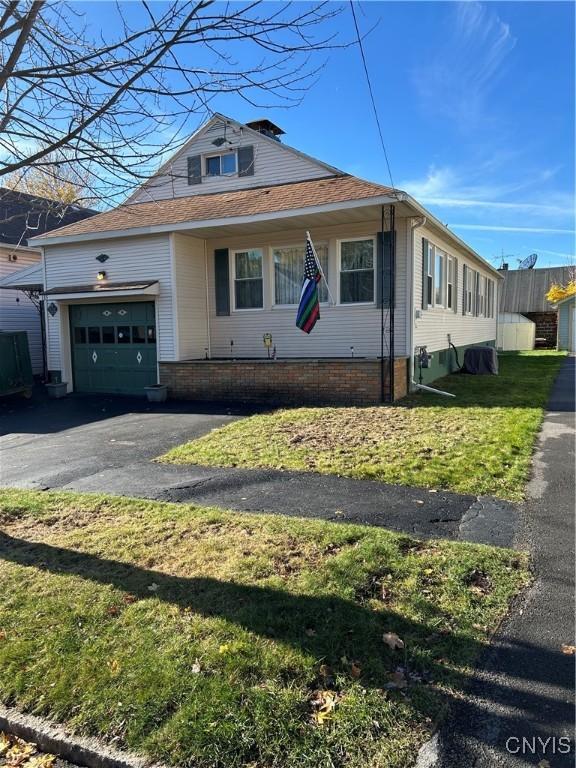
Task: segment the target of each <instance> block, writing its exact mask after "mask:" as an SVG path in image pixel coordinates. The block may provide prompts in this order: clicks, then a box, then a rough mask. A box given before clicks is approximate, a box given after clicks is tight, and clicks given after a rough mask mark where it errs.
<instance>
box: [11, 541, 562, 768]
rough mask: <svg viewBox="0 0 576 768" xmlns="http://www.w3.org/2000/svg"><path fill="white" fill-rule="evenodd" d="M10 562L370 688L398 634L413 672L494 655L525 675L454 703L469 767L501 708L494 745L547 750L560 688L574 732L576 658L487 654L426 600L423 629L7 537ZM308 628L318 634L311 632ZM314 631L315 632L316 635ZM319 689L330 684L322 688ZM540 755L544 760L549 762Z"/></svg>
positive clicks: (500, 664)
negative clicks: (535, 684) (388, 636)
mask: <svg viewBox="0 0 576 768" xmlns="http://www.w3.org/2000/svg"><path fill="white" fill-rule="evenodd" d="M0 558H2V559H4V560H6V561H10V562H12V563H16V564H18V565H21V566H25V567H34V568H35V569H41V570H43V571H46V572H48V573H53V574H72V575H76V576H79V577H81V578H82V579H86V580H89V581H92V582H96V583H98V584H103V585H109V586H112V587H116V588H117V589H120V590H122V591H124V592H129V593H131V594H132V595H134V596H135V597H137V598H139V599H142V600H143V599H151V598H152V597H153V598H155V599H159V600H161V601H163V602H166V603H168V604H171V605H176V606H178V607H180V608H181V609H188V610H191V611H192V612H194V613H197V614H200V615H202V616H205V617H217V618H221V619H225V620H227V621H229V622H232V623H234V624H235V625H237V626H241V627H243V628H244V629H246V630H248V631H250V632H253V633H255V634H257V635H259V636H261V637H265V638H270V639H276V640H279V641H281V642H284V643H288V644H290V645H291V646H293V647H295V648H298V649H301V650H303V651H305V652H307V653H311V654H313V655H314V656H315V657H316V658H318V659H321V660H324V661H327V662H329V663H333V662H335V663H336V664H337V663H338V660H339V659H340V657H341V656H344V655H346V656H347V657H348V658H350V659H354V658H358V659H361V660H362V663H363V664H364V663H365V669H370V674H369V675H368V674H367V675H363V677H362V680H361V682H362V684H363V685H364V686H365V687H370V686H373V687H377V688H380V687H383V686H384V685H385V684H386V682H387V681H388V680H389V673H390V671H391V670H393V669H394V668H395V667H396V666H397V665H398V664H403V663H404V662H405V660H404V659H403V656H402V654H401V653H399V652H397V651H396V652H393V651H391V650H389V649H388V648H387V646H386V645H385V644H384V643H383V641H382V633H383V632H384V631H390V630H392V631H395V632H397V633H398V634H399V635H400V636H403V637H405V638H408V654H409V657H408V664H409V667H410V670H411V671H412V672H413V671H420V672H423V671H424V670H422V669H420V670H419V669H418V666H419V662H418V650H417V649H418V648H430V647H433V648H434V650H435V652H437V655H441V656H443V657H444V658H446V659H447V660H448V661H449V662H456V663H460V664H462V666H465V665H466V663H468V664H470V663H472V662H473V660H474V658H477V659H482V658H483V657H484V658H486V654H488V656H489V658H490V666H491V670H492V671H493V672H498V671H500V670H508V669H510V668H511V667H513V668H514V669H516V670H521V673H520V675H519V677H518V678H516V679H510V680H509V681H508V684H507V685H502V684H501V683H498V682H496V680H495V677H492V678H491V680H492V681H490V680H489V681H488V682H483V684H482V689H481V690H482V702H483V703H482V707H480V706H479V705H478V704H476V703H474V700H463V699H462V698H460V697H458V698H457V699H456V700H455V701H454V704H455V709H454V712H455V714H456V716H455V717H454V718H453V719H452V720H451V721H450V728H451V735H452V737H454V735H455V734H456V735H458V733H459V731H460V730H461V733H462V737H463V738H462V743H461V744H460V747H459V749H460V752H459V755H458V759H459V763H458V764H459V765H468V764H470V765H471V764H472V760H473V756H472V754H470V755H468V757H467V753H466V750H467V748H468V747H467V746H466V743H467V740H466V739H465V738H464V737H465V735H466V732H467V730H468V729H469V728H470V727H471V724H472V723H474V722H476V721H480V722H482V721H483V719H486V718H487V717H489V716H491V713H493V712H494V711H495V708H498V709H497V722H498V727H497V728H496V729H494V728H492V729H490V728H484V729H480V732H481V733H484V737H485V739H486V744H490V747H491V748H492V749H494V750H495V751H496V752H497V753H500V754H503V755H504V754H506V747H505V741H506V740H505V738H504V735H505V734H511V735H514V736H516V735H522V734H524V733H526V731H527V728H528V729H529V732H530V734H531V736H532V737H541V738H542V744H544V743H546V739H547V738H548V737H549V736H550V733H549V732H548V731H547V729H546V723H545V721H544V722H543V721H542V717H541V715H542V712H543V711H545V710H546V708H547V707H548V706H549V704H550V701H551V699H550V698H549V696H548V694H547V691H549V690H553V688H556V689H557V690H558V689H560V690H562V691H563V693H562V697H563V700H564V699H565V701H566V706H565V707H564V708H563V710H562V717H563V718H564V720H565V722H566V727H567V728H568V729H569V728H570V727H571V724H572V718H573V707H572V704H571V700H572V697H571V695H570V691H571V690H572V683H573V675H572V660H571V658H570V657H567V656H563V655H562V654H561V653H559V652H558V653H550V652H549V651H548V650H547V649H545V648H544V647H543V648H538V647H537V645H536V644H530V643H524V642H516V643H513V644H508V645H506V646H497V647H495V648H492V649H489V650H488V651H487V650H486V647H485V646H484V645H482V644H480V643H478V642H477V641H475V640H474V639H471V638H468V637H462V636H458V635H457V634H452V635H449V636H440V637H438V635H437V634H436V632H435V631H434V628H433V626H432V623H433V620H434V619H437V618H438V616H439V611H438V609H437V608H435V607H434V606H432V605H430V604H429V603H426V601H425V600H424V599H423V600H422V604H421V606H420V607H421V608H423V609H424V610H425V611H427V617H428V618H429V619H430V622H431V623H430V624H428V623H415V622H413V621H410V620H407V619H405V618H404V617H402V616H400V615H398V614H396V613H394V612H390V611H388V612H377V611H373V610H371V609H370V608H369V607H367V606H365V605H363V604H362V602H356V601H353V600H345V599H342V598H340V597H338V596H332V595H329V594H328V595H320V596H316V595H307V594H293V593H290V592H287V591H284V590H279V589H273V588H270V587H266V586H255V585H244V584H237V583H234V582H228V581H219V580H217V579H213V578H185V577H177V576H172V575H169V574H165V573H162V572H159V571H153V570H147V569H145V568H141V567H138V566H135V565H131V564H128V563H122V562H118V561H115V560H108V559H104V558H100V557H98V556H96V555H92V554H87V553H83V552H78V551H74V550H68V549H64V548H61V547H55V546H51V545H47V544H44V543H35V542H29V541H26V540H23V539H18V538H14V537H11V536H9V535H7V534H6V533H3V532H0ZM152 584H155V585H156V587H155V591H154V593H153V594H152V593H151V591H150V586H151V585H152ZM306 630H309V631H308V633H307V631H306ZM310 630H313V632H314V633H315V634H312V635H311V634H310ZM535 653H537V654H538V659H539V664H538V665H535V664H534V655H535ZM426 671H427V672H428V673H429V675H430V677H431V679H432V680H434V681H435V682H437V681H441V680H444V681H445V682H446V683H448V684H449V685H450V686H452V687H454V688H456V689H460V690H462V689H465V688H467V687H468V686H469V684H470V683H471V682H472V683H473V684H474V677H473V676H472V677H470V676H468V675H466V674H463V673H459V672H453V671H447V670H446V669H445V668H444V667H443V666H442V664H441V663H440V662H434V661H432V662H430V658H429V657H427V670H426ZM522 678H525V679H527V680H536V681H540V682H542V683H544V684H545V685H544V686H542V688H541V692H540V693H533V692H528V691H527V690H526V688H525V686H524V684H523V682H522ZM316 684H321V683H319V681H317V683H316ZM549 686H551V687H552V689H551V688H549ZM473 687H474V685H473ZM411 690H412V693H411V694H409V695H410V697H411V701H412V703H413V705H414V706H415V708H416V709H417V710H420V711H421V713H422V715H423V716H432V717H433V716H434V714H435V713H434V711H431V706H432V707H434V706H435V707H436V708H437V707H438V703H439V702H438V698H434V697H433V698H432V699H430V697H429V696H427V695H426V693H425V690H426V686H423V685H418V684H416V685H414V686H413V687H412V689H411ZM423 691H424V693H422V692H423ZM550 695H551V696H552V695H553V694H550ZM447 698H448V700H449V699H450V697H447ZM434 701H435V702H436V704H434ZM449 703H450V702H449ZM475 735H476V732H475ZM452 741H453V740H452ZM539 749H540V753H539V754H540V757H545V756H546V755H545V754H544V753H543V752H542V750H541V748H540V747H539ZM468 758H469V759H470V762H468ZM565 764H566V765H568V764H569V763H568V762H566V763H565ZM555 765H558V766H563V765H564V763H562V762H561V761H560V762H558V763H555Z"/></svg>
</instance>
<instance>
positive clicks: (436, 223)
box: [404, 193, 504, 280]
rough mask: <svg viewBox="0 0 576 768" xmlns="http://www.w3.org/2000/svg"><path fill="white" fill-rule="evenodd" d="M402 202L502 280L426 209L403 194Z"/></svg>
mask: <svg viewBox="0 0 576 768" xmlns="http://www.w3.org/2000/svg"><path fill="white" fill-rule="evenodd" d="M404 201H405V202H406V203H407V204H408V205H411V206H412V207H413V208H414V209H415V210H416V211H418V213H419V214H420V216H424V217H425V218H426V219H427V220H428V221H429V222H430V223H431V224H433V225H434V226H436V227H438V229H440V230H442V232H443V233H445V234H446V235H448V237H450V238H451V239H452V240H455V241H456V242H457V243H458V245H459V246H460V247H461V248H463V249H464V250H465V251H466V252H467V253H468V254H469V255H470V256H473V257H474V258H475V259H477V260H478V261H479V262H481V263H482V264H483V265H484V266H485V267H487V268H488V269H489V270H490V271H491V272H492V273H493V274H494V275H496V276H497V277H498V278H499V279H500V280H503V279H504V278H503V277H502V275H501V274H500V272H498V270H497V269H496V267H493V266H492V264H490V262H489V261H486V259H485V258H484V257H483V256H480V254H479V253H476V251H475V250H474V249H473V248H470V246H469V245H468V243H466V242H464V240H462V239H461V238H460V237H458V235H455V234H454V232H452V230H451V229H449V228H448V227H447V226H446V224H443V223H442V222H441V221H440V219H437V218H436V216H434V214H432V213H430V211H429V210H428V209H427V208H424V206H423V205H420V203H418V202H417V201H416V200H415V199H414V198H413V197H411V196H410V195H408V194H406V193H404Z"/></svg>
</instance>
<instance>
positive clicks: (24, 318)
mask: <svg viewBox="0 0 576 768" xmlns="http://www.w3.org/2000/svg"><path fill="white" fill-rule="evenodd" d="M95 213H96V211H91V210H89V209H87V208H80V207H78V206H72V205H65V204H62V203H60V202H58V201H55V200H48V199H47V198H44V197H37V196H35V195H28V194H25V193H24V192H19V191H17V190H13V189H8V188H6V187H0V286H1V287H3V288H10V289H12V290H10V291H0V331H26V334H27V336H28V347H29V349H30V358H31V362H32V370H33V372H34V373H35V374H37V375H39V374H42V373H43V344H42V321H41V318H42V315H41V313H40V312H39V306H38V303H39V301H40V292H41V290H42V287H43V279H42V269H41V257H42V252H41V250H40V248H36V247H31V246H29V245H28V239H29V238H30V237H32V236H33V235H38V234H42V233H44V232H47V231H49V230H50V229H55V228H56V227H61V226H62V225H63V224H71V223H72V222H75V221H80V220H81V219H84V218H86V217H87V216H93V215H94V214H95Z"/></svg>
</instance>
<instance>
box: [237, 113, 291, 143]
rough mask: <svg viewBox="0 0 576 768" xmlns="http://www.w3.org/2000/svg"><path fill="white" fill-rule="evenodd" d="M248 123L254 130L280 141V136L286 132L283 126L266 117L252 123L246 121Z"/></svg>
mask: <svg viewBox="0 0 576 768" xmlns="http://www.w3.org/2000/svg"><path fill="white" fill-rule="evenodd" d="M246 125H247V126H248V128H252V130H253V131H257V132H258V133H261V134H262V135H263V136H268V138H269V139H274V141H280V136H282V135H283V134H284V131H283V130H282V128H280V127H279V126H277V125H276V124H275V123H273V122H272V121H271V120H267V119H266V118H262V119H261V120H253V121H252V122H251V123H246Z"/></svg>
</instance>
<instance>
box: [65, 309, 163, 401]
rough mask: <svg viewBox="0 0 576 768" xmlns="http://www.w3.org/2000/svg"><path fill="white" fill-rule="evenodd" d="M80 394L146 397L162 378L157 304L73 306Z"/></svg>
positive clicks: (75, 369)
mask: <svg viewBox="0 0 576 768" xmlns="http://www.w3.org/2000/svg"><path fill="white" fill-rule="evenodd" d="M68 312H69V318H70V340H71V351H72V375H73V381H74V389H75V391H76V392H105V393H117V394H125V395H142V394H143V392H144V387H145V386H147V385H149V384H155V383H156V382H157V354H156V320H155V311H154V302H152V301H142V302H140V301H138V302H125V303H119V302H118V303H110V304H104V303H102V304H72V305H70V306H69V310H68Z"/></svg>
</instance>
